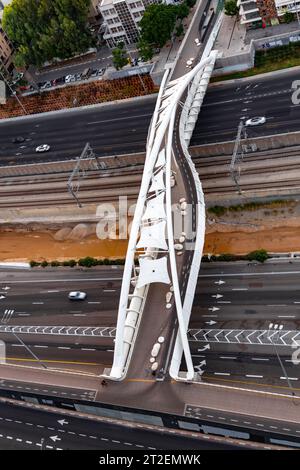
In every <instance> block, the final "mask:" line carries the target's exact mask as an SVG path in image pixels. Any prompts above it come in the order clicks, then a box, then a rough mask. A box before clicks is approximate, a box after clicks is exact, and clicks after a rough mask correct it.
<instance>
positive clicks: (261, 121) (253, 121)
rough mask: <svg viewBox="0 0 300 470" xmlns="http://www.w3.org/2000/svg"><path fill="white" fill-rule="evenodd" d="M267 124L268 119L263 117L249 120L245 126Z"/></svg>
mask: <svg viewBox="0 0 300 470" xmlns="http://www.w3.org/2000/svg"><path fill="white" fill-rule="evenodd" d="M265 122H266V118H265V117H264V116H261V117H254V118H251V119H247V121H246V122H245V126H258V125H260V124H264V123H265Z"/></svg>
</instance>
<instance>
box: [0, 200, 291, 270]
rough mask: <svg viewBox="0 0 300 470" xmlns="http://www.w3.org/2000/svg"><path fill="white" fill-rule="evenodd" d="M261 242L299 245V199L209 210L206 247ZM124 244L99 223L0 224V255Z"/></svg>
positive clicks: (60, 254) (81, 252)
mask: <svg viewBox="0 0 300 470" xmlns="http://www.w3.org/2000/svg"><path fill="white" fill-rule="evenodd" d="M221 212H222V211H221ZM260 248H264V249H266V250H267V251H269V252H286V251H300V203H299V202H298V201H288V202H285V203H273V204H266V205H264V206H259V207H255V208H252V209H247V210H236V209H235V210H225V211H223V212H222V213H221V214H220V213H218V215H216V213H214V212H211V211H208V213H207V225H206V237H205V247H204V252H205V253H211V254H221V253H234V254H244V253H249V252H250V251H253V250H256V249H260ZM126 249H127V240H110V239H105V240H100V239H98V238H97V236H96V228H95V224H77V225H76V224H75V225H73V226H69V225H66V226H64V225H62V226H61V227H56V228H55V229H53V227H52V228H51V229H46V228H45V229H42V228H41V226H37V227H33V226H32V227H30V226H27V227H26V228H22V227H19V228H18V230H13V229H12V228H10V227H6V228H5V229H4V228H2V230H0V261H11V260H18V261H26V260H36V261H42V260H44V259H46V260H58V261H63V260H64V259H78V258H82V257H85V256H93V257H95V258H123V257H124V256H125V254H126Z"/></svg>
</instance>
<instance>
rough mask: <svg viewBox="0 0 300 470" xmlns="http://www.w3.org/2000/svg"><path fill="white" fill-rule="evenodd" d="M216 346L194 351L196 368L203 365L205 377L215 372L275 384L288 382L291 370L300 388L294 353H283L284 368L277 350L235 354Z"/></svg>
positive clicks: (222, 376)
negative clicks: (215, 347)
mask: <svg viewBox="0 0 300 470" xmlns="http://www.w3.org/2000/svg"><path fill="white" fill-rule="evenodd" d="M212 349H213V348H212ZM212 349H211V350H210V351H209V352H206V351H205V352H197V353H196V354H194V353H192V358H193V363H194V367H195V370H196V371H197V370H198V368H199V367H200V368H203V369H204V374H203V375H202V378H205V376H206V375H215V376H216V377H221V378H226V377H230V378H239V379H247V380H248V381H251V382H255V383H258V384H259V385H263V384H267V385H270V384H271V385H274V384H275V385H279V386H284V387H285V386H288V384H287V380H286V374H287V376H288V377H289V379H290V381H291V382H292V383H293V387H295V391H300V388H299V379H300V371H299V366H298V365H296V364H293V363H292V362H291V361H292V359H291V354H287V355H282V354H280V358H281V361H282V363H283V367H284V370H283V369H282V366H281V365H280V362H279V360H278V358H277V356H276V353H275V352H273V354H266V353H264V354H260V355H257V354H256V355H253V354H250V353H249V352H236V354H234V353H233V352H230V353H228V352H227V353H226V351H219V352H216V351H214V350H212ZM203 364H204V365H203Z"/></svg>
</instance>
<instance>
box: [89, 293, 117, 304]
mask: <svg viewBox="0 0 300 470" xmlns="http://www.w3.org/2000/svg"><path fill="white" fill-rule="evenodd" d="M103 292H104V291H103ZM114 292H115V291H114ZM88 304H101V302H88Z"/></svg>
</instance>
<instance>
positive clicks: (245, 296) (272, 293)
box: [194, 287, 300, 307]
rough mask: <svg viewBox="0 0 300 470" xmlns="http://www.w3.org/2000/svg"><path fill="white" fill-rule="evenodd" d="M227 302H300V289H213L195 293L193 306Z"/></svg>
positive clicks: (256, 303)
mask: <svg viewBox="0 0 300 470" xmlns="http://www.w3.org/2000/svg"><path fill="white" fill-rule="evenodd" d="M227 302H229V303H230V304H233V305H244V306H245V305H262V304H263V305H271V306H274V305H275V306H278V305H279V306H282V305H293V304H295V302H296V303H300V290H299V289H298V290H293V289H291V291H289V290H279V291H278V290H269V289H268V287H266V288H261V289H260V290H256V289H255V288H252V289H250V290H243V291H242V290H239V291H238V290H237V291H233V292H228V293H227V294H226V293H225V292H224V294H222V291H221V290H220V291H217V290H216V291H215V294H212V293H204V292H202V293H196V294H195V298H194V305H195V306H199V305H201V306H203V307H205V306H211V304H212V303H216V304H217V305H224V304H227Z"/></svg>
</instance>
